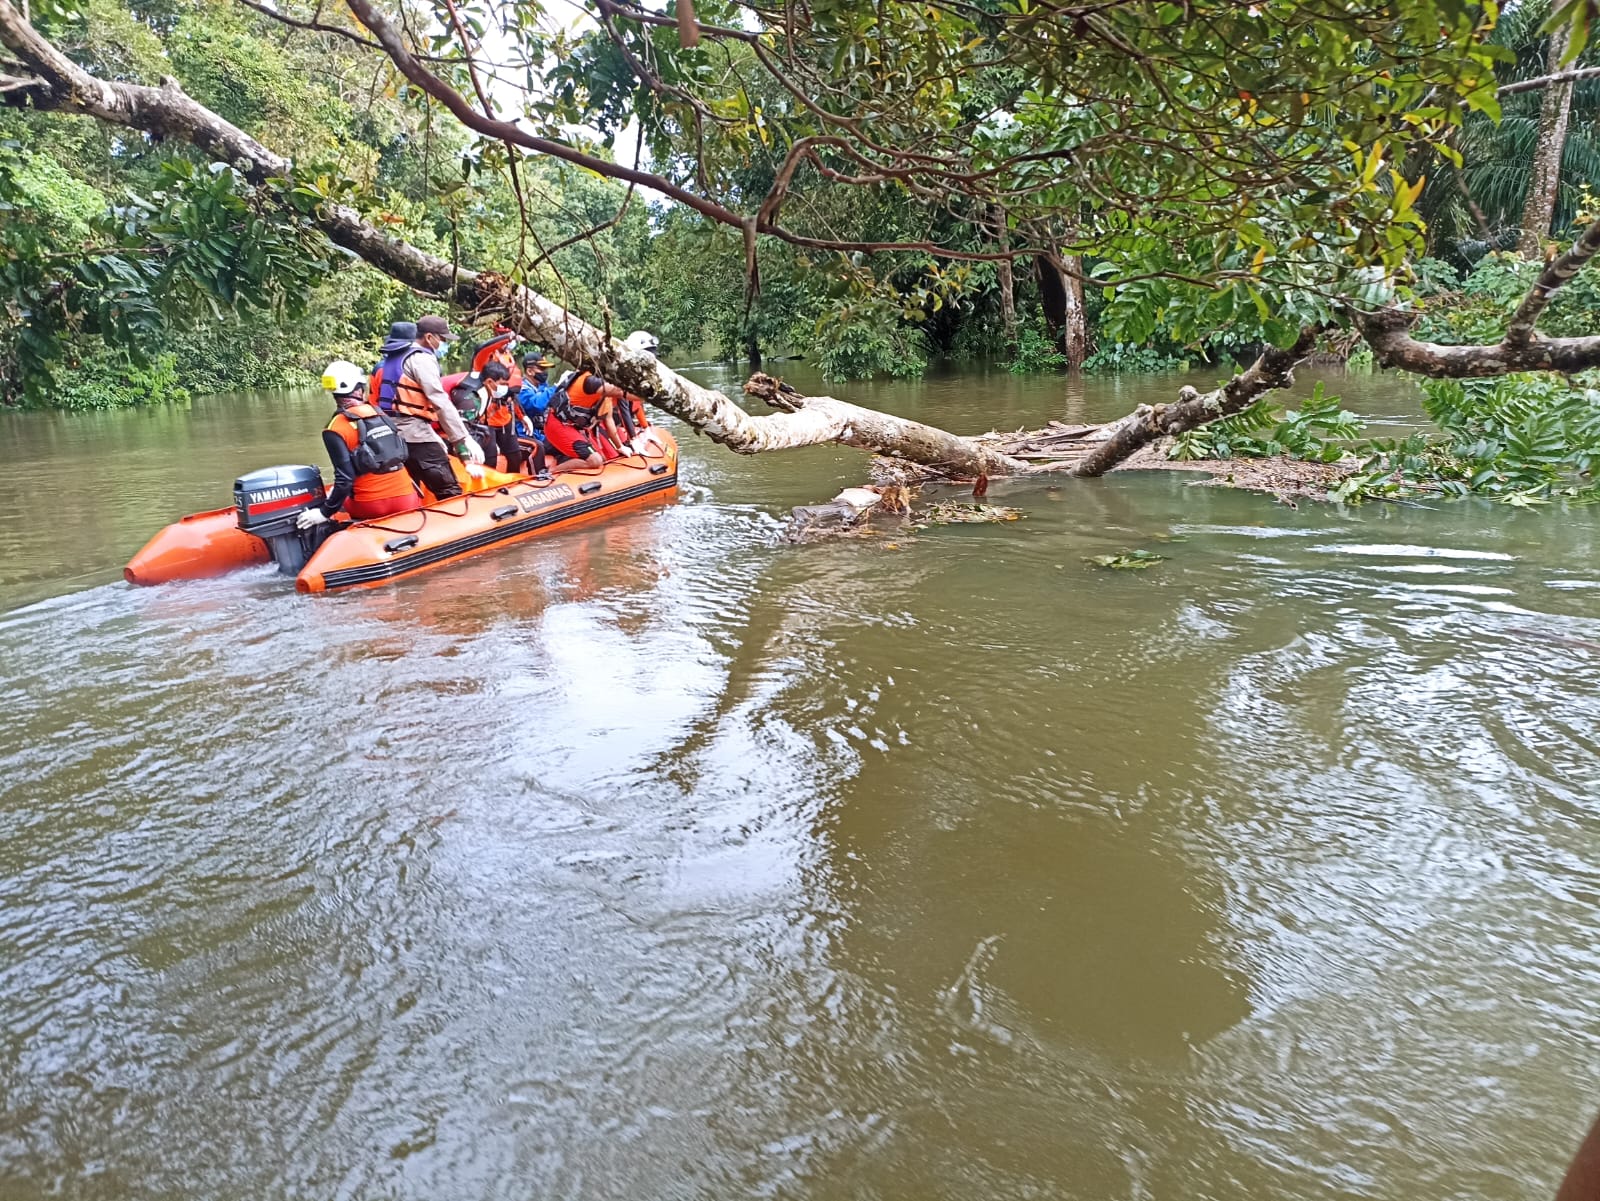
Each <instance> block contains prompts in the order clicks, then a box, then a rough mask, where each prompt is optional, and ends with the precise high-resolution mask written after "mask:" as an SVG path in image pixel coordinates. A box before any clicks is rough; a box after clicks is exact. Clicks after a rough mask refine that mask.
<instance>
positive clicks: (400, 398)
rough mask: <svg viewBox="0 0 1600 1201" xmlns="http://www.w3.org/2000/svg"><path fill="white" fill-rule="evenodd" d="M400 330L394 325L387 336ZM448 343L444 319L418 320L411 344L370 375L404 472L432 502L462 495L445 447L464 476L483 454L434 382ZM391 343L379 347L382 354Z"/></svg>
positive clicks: (388, 356) (480, 462) (478, 464)
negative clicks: (399, 447)
mask: <svg viewBox="0 0 1600 1201" xmlns="http://www.w3.org/2000/svg"><path fill="white" fill-rule="evenodd" d="M403 324H404V323H397V325H396V327H395V328H394V329H391V330H390V333H391V334H393V333H395V331H396V329H399V328H400V326H401V325H403ZM453 338H454V335H453V334H452V333H451V332H450V324H449V322H447V321H446V320H445V319H444V318H443V317H431V316H430V317H423V318H421V319H419V320H418V321H417V323H416V341H415V342H414V343H413V344H412V345H411V346H409V347H401V348H397V349H396V350H395V351H394V352H392V353H389V354H386V355H385V356H384V359H383V361H382V362H381V363H380V364H379V366H378V371H377V372H376V373H375V375H376V376H377V377H378V379H379V386H378V387H377V388H376V389H374V391H375V393H376V395H377V397H378V401H379V407H380V408H383V409H386V411H388V412H389V413H390V414H391V415H392V416H393V417H394V419H395V425H396V427H398V429H399V430H400V436H401V437H402V438H404V439H405V442H406V451H407V458H406V469H407V470H408V471H410V472H411V476H412V478H413V479H415V480H416V481H417V482H418V483H420V484H424V485H426V486H427V488H428V491H430V492H432V493H433V495H434V498H435V499H436V500H445V499H448V498H449V497H452V496H460V495H461V485H460V484H458V483H456V475H455V471H454V470H453V469H452V468H451V466H450V456H449V454H448V452H447V449H446V447H447V444H448V446H451V447H454V448H455V451H456V453H457V454H458V455H459V456H460V457H461V460H462V462H464V463H466V464H467V470H468V471H469V472H477V471H478V470H480V469H481V467H482V465H483V450H482V448H481V447H480V446H479V445H478V443H477V441H476V440H475V439H473V438H472V437H471V436H470V435H469V434H468V433H467V427H466V424H465V423H464V422H463V421H462V420H461V414H460V413H459V412H457V411H456V407H455V405H453V404H451V403H450V397H449V396H448V395H446V394H445V390H444V385H443V383H441V382H440V379H439V360H438V357H437V356H438V353H439V349H440V348H441V347H442V346H443V345H444V344H445V343H446V342H449V341H451V340H453ZM393 341H394V339H391V342H386V343H384V347H385V349H386V350H387V349H388V348H389V346H390V345H391V344H392V342H393ZM441 434H442V435H443V436H442V437H441V436H440V435H441Z"/></svg>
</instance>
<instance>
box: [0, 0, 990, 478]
mask: <svg viewBox="0 0 1600 1201" xmlns="http://www.w3.org/2000/svg"><path fill="white" fill-rule="evenodd" d="M0 44H3V45H4V46H5V47H6V48H7V49H9V50H10V51H11V52H12V53H13V54H15V55H16V56H17V57H18V58H19V59H21V60H22V61H23V62H24V63H25V64H26V65H27V66H28V68H29V69H31V70H32V71H33V72H35V73H36V76H37V77H36V78H30V79H26V80H20V81H16V82H17V83H18V84H19V86H16V87H11V86H10V85H9V82H8V86H7V87H6V88H4V89H0V103H5V104H11V105H16V106H20V105H22V104H27V105H29V106H31V107H35V108H38V109H41V110H44V111H55V112H61V113H71V114H79V115H83V116H89V117H93V118H94V119H96V120H98V121H101V122H104V123H105V124H108V125H116V126H122V127H125V128H129V129H136V130H141V131H143V132H145V133H148V134H151V135H153V136H156V137H160V138H178V139H181V140H183V141H187V142H190V143H192V144H193V145H195V146H198V147H199V148H201V149H202V150H204V151H206V152H207V153H208V154H211V155H212V156H214V157H215V158H216V159H217V160H218V161H221V162H227V163H230V164H232V165H234V167H235V168H236V169H237V170H239V171H240V173H241V174H242V175H243V176H244V177H245V178H246V179H247V180H249V181H250V182H251V183H252V184H255V185H258V186H260V185H264V184H267V183H268V182H269V181H271V180H274V179H292V178H293V175H294V164H293V163H292V162H291V161H290V160H289V159H287V158H285V157H283V156H282V155H280V154H278V153H276V152H275V151H273V150H271V149H269V148H268V147H266V146H264V145H262V144H261V143H260V142H258V141H256V140H255V139H254V138H252V137H251V136H250V135H249V134H247V133H245V132H244V131H243V130H242V129H239V128H238V127H237V126H235V125H232V124H230V123H229V122H228V121H226V120H224V119H223V118H222V117H220V116H218V115H217V114H216V113H214V112H212V111H211V110H210V109H208V108H206V107H205V106H204V105H202V104H200V103H199V102H198V101H197V100H195V99H194V98H193V97H191V96H189V95H188V94H187V93H186V92H184V91H183V89H182V88H181V87H180V86H179V85H178V83H177V81H176V80H173V79H170V78H168V79H163V80H162V82H161V86H160V87H148V86H145V85H142V84H129V83H121V82H113V81H109V80H104V79H99V78H97V77H96V76H93V75H91V74H89V73H88V72H87V71H85V70H84V69H83V68H82V67H80V66H78V65H77V64H76V63H74V62H73V61H72V60H71V59H69V58H68V57H67V56H66V55H65V54H63V53H61V51H60V50H58V49H57V48H56V47H55V46H54V45H52V44H51V43H50V42H49V41H47V40H46V39H45V38H44V37H42V36H40V34H39V33H38V31H37V30H35V29H34V28H33V27H32V26H31V25H30V24H28V22H27V21H26V20H25V19H24V18H23V15H22V14H21V13H20V12H19V11H18V10H17V9H16V8H15V7H14V6H13V5H12V4H11V3H10V0H0ZM315 219H316V221H317V224H318V226H319V227H320V228H321V229H322V231H323V233H325V234H326V235H327V237H328V238H329V239H330V240H331V241H332V242H334V243H335V244H337V245H339V246H342V247H344V248H345V249H346V250H348V251H350V252H351V253H352V254H355V255H356V256H358V257H360V258H361V259H363V260H365V261H366V262H368V263H370V264H371V265H372V266H374V267H376V268H377V269H378V270H380V271H382V272H383V273H384V274H386V275H388V276H390V277H391V278H393V279H396V280H398V281H399V282H401V283H403V284H405V285H406V286H407V287H409V288H412V289H414V290H415V291H418V292H422V293H426V294H428V295H432V296H438V297H443V298H445V299H448V300H450V301H453V302H454V303H456V304H459V305H461V306H463V307H465V308H468V309H470V310H472V311H473V312H475V313H476V314H478V315H479V316H481V317H497V318H499V319H501V320H503V321H504V322H505V324H507V325H508V326H510V327H511V328H512V329H515V330H516V331H517V332H518V333H519V334H521V335H522V336H523V337H525V338H528V339H530V340H532V341H535V342H537V343H538V344H539V345H540V346H541V347H545V348H548V349H550V350H554V351H555V352H556V354H558V355H559V356H560V357H561V358H562V359H564V360H566V361H567V362H569V363H572V364H574V365H577V366H580V367H583V368H588V369H593V370H595V371H597V372H599V373H600V374H601V375H603V376H605V377H606V378H607V379H609V380H612V381H614V382H616V383H618V384H620V385H621V386H623V387H625V388H627V389H629V390H630V391H632V392H635V393H637V394H638V395H639V396H642V397H644V399H645V400H647V401H649V402H650V403H651V404H653V405H656V406H657V407H658V408H660V409H662V410H664V411H665V412H667V413H670V414H672V415H673V416H674V417H677V418H679V419H680V420H682V421H684V422H686V423H687V424H688V425H690V426H692V427H693V428H694V429H695V430H696V431H697V432H699V433H702V434H704V435H705V436H707V437H708V438H711V439H712V440H713V441H716V442H720V443H721V444H722V445H724V446H726V447H728V449H730V450H733V451H736V452H738V453H740V454H757V453H759V452H761V451H767V450H782V449H788V448H792V447H800V446H815V445H819V444H826V443H830V442H836V443H840V444H842V445H845V446H855V447H859V448H860V449H862V450H868V451H872V452H873V453H875V454H884V455H894V456H896V457H898V458H903V459H908V460H910V461H911V462H915V463H920V464H922V465H924V466H927V467H929V468H932V469H934V470H936V471H940V472H943V473H948V474H954V475H981V474H996V475H998V474H1004V473H1005V472H1007V471H1012V470H1016V469H1018V468H1020V466H1021V464H1019V463H1016V462H1014V461H1009V460H1007V459H1006V458H1005V456H1003V455H1000V454H998V453H997V452H995V451H993V450H991V449H989V448H986V447H983V446H980V445H979V444H978V443H976V442H974V441H972V440H971V439H970V438H962V437H959V436H958V435H955V434H952V433H949V432H948V431H945V430H941V429H937V428H935V427H933V426H929V425H924V424H922V423H921V422H917V421H908V420H906V419H905V418H901V417H893V416H890V415H889V414H887V413H880V412H878V411H876V410H874V409H868V408H863V407H862V406H860V405H852V404H848V403H846V402H844V401H842V400H835V399H833V398H831V397H818V398H815V399H810V400H808V399H805V398H800V397H791V398H790V399H789V400H788V401H787V403H785V404H784V405H782V406H780V408H781V410H782V411H780V412H777V413H774V414H771V415H769V416H760V417H757V416H753V415H752V414H750V413H747V412H745V411H744V410H743V409H742V408H740V407H739V405H737V404H736V403H734V401H732V400H731V399H729V398H728V397H727V396H725V395H723V394H722V393H721V392H717V391H714V390H713V389H710V388H703V387H701V386H700V385H699V384H696V383H695V382H694V381H692V380H689V379H685V378H684V377H683V376H681V375H679V374H678V373H677V372H675V371H673V370H671V369H670V368H668V367H667V366H666V365H665V364H664V363H661V362H660V361H659V360H657V359H656V358H655V357H654V356H652V355H648V354H644V353H641V352H638V351H633V350H630V349H628V348H627V347H625V346H623V345H622V343H620V342H618V341H616V340H614V339H612V338H610V337H608V336H607V335H606V334H605V333H604V332H603V331H601V330H599V329H597V328H596V327H595V326H593V325H590V324H589V323H588V322H587V321H584V320H583V319H582V318H581V317H578V316H576V315H575V314H573V313H572V312H570V311H568V310H567V309H565V308H563V307H562V306H561V305H558V304H556V303H555V302H554V301H552V300H549V299H548V298H546V297H544V296H541V295H539V294H538V293H537V292H534V291H532V290H530V289H528V288H525V287H522V286H521V285H517V284H513V283H511V282H510V281H509V280H507V279H506V278H505V277H504V276H502V275H498V274H496V273H494V272H489V271H484V272H478V271H471V270H466V269H463V268H458V267H455V266H453V265H452V264H450V263H448V262H446V261H445V260H443V259H441V258H439V257H437V256H436V255H432V254H429V253H428V252H427V251H425V250H422V249H420V248H418V247H416V246H413V245H411V244H409V243H407V242H403V241H401V240H400V239H398V238H395V237H391V236H390V235H389V234H387V233H385V232H384V231H383V230H382V229H380V228H378V227H377V226H376V225H374V224H372V223H371V222H370V221H367V220H366V219H365V218H363V217H362V216H361V214H360V213H358V212H357V211H356V210H355V209H353V208H350V207H349V206H347V205H342V204H332V203H329V204H324V205H322V206H320V207H319V208H318V210H317V212H316V217H315Z"/></svg>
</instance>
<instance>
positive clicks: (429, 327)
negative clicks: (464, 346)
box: [417, 317, 455, 342]
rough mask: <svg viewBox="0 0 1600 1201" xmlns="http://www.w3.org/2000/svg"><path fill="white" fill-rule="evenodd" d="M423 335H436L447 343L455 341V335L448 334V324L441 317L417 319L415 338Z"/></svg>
mask: <svg viewBox="0 0 1600 1201" xmlns="http://www.w3.org/2000/svg"><path fill="white" fill-rule="evenodd" d="M423 334H438V335H439V337H441V338H443V339H445V340H446V341H447V342H448V341H454V340H455V335H454V334H452V333H451V332H450V323H449V322H448V321H446V320H445V319H444V318H443V317H418V318H417V336H418V337H421V336H422V335H423Z"/></svg>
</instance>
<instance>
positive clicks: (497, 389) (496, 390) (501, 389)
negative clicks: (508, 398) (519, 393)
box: [489, 384, 509, 400]
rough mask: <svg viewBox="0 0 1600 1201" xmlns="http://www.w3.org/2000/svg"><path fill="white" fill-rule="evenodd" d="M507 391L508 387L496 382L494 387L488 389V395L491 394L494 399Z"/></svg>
mask: <svg viewBox="0 0 1600 1201" xmlns="http://www.w3.org/2000/svg"><path fill="white" fill-rule="evenodd" d="M508 391H509V389H508V388H507V387H506V386H505V385H504V384H496V385H495V386H494V387H492V388H490V389H489V395H490V396H493V397H494V398H495V399H496V400H499V399H500V398H501V397H502V396H504V395H505V394H506V393H507V392H508Z"/></svg>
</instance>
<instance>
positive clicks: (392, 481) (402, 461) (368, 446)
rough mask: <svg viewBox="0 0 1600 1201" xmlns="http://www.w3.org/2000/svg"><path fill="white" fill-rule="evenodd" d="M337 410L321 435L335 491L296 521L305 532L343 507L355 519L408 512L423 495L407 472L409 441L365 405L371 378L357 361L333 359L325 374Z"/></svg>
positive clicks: (382, 415) (327, 386) (387, 418)
mask: <svg viewBox="0 0 1600 1201" xmlns="http://www.w3.org/2000/svg"><path fill="white" fill-rule="evenodd" d="M322 386H323V387H324V388H326V389H327V390H328V391H329V392H331V393H333V403H334V405H335V411H334V414H333V417H332V419H331V420H330V421H329V422H328V424H327V426H326V427H325V428H324V429H323V431H322V445H323V447H324V448H325V449H326V450H327V452H328V458H329V459H330V460H331V461H332V463H333V489H332V491H330V492H329V493H328V495H327V497H326V498H324V500H323V502H322V504H321V505H320V506H316V505H313V506H312V507H311V508H309V509H307V510H306V511H305V512H303V513H301V514H300V516H298V517H297V518H295V525H296V526H298V527H299V528H300V529H302V530H307V529H310V528H311V527H312V526H317V525H322V524H324V523H325V522H327V521H329V520H330V519H331V518H332V517H333V515H334V514H335V513H337V512H338V511H339V510H340V509H343V510H344V511H345V512H346V513H348V514H349V515H350V517H351V518H352V519H353V520H355V521H368V520H371V519H372V518H375V517H388V516H391V515H393V514H395V513H409V512H411V510H413V509H420V508H421V507H422V493H421V492H420V491H419V490H418V488H417V485H416V482H415V481H414V480H412V478H411V475H410V473H409V472H407V471H406V470H405V466H406V459H407V458H408V454H407V448H406V443H405V441H404V439H402V438H401V437H400V431H399V430H398V429H397V428H396V427H395V423H394V421H393V420H391V419H390V418H389V417H388V416H386V415H385V414H383V413H380V412H379V411H378V410H377V408H376V407H374V406H373V405H370V404H368V403H367V380H366V377H365V376H364V375H362V374H361V369H360V368H359V367H357V366H356V365H355V364H354V363H349V362H346V361H345V360H343V359H335V360H334V361H333V362H331V363H329V364H328V366H327V368H326V370H324V371H323V373H322Z"/></svg>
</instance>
